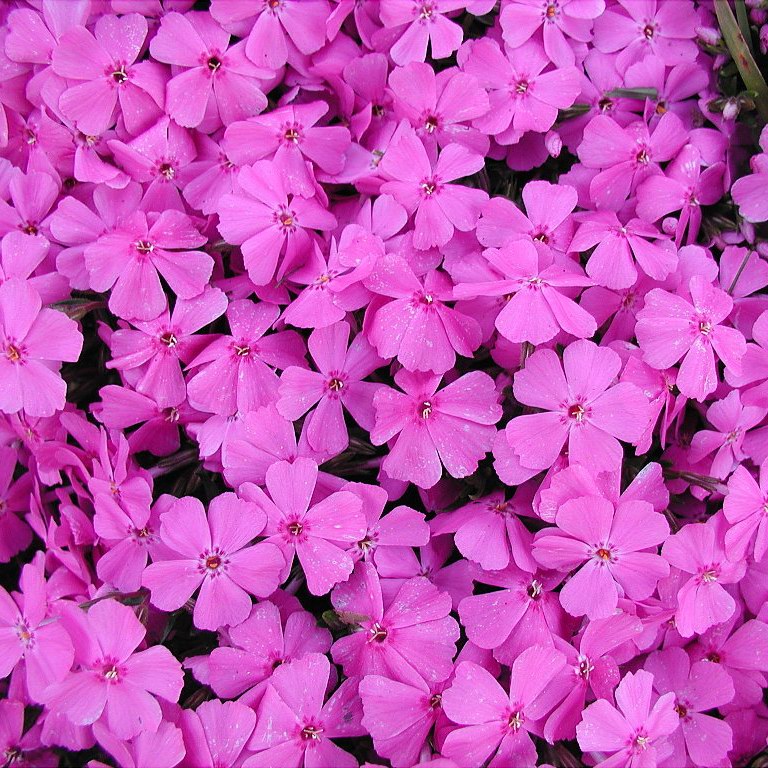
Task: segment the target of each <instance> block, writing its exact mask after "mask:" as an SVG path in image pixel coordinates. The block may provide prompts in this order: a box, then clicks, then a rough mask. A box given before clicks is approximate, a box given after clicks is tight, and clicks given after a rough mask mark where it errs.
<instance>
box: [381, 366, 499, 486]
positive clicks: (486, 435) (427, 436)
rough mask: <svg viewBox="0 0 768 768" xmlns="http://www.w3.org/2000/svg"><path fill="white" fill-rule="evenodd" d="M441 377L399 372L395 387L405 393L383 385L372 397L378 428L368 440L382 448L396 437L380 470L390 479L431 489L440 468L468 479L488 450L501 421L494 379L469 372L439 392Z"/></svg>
mask: <svg viewBox="0 0 768 768" xmlns="http://www.w3.org/2000/svg"><path fill="white" fill-rule="evenodd" d="M441 378H442V377H440V376H430V375H427V374H424V373H410V372H408V371H406V370H400V371H398V372H397V373H396V374H395V383H396V384H397V385H398V386H399V387H401V388H402V389H403V390H404V392H405V393H402V392H398V391H397V390H394V389H391V388H389V387H382V388H381V389H379V390H378V391H377V392H376V394H375V395H374V397H373V404H374V406H375V408H376V426H375V427H374V428H373V430H372V431H371V442H372V443H373V444H374V445H383V444H384V443H386V442H387V441H388V440H391V439H392V438H393V437H395V436H396V435H398V438H397V440H396V441H395V443H394V445H393V446H392V447H391V449H390V452H389V453H388V454H387V456H386V457H385V459H384V462H383V463H382V467H383V469H384V471H385V472H386V473H387V474H388V475H389V476H390V477H391V478H393V479H396V480H405V481H409V482H413V483H416V485H418V486H419V487H420V488H431V487H432V486H433V485H435V484H436V483H437V481H438V480H439V479H440V477H441V475H442V470H443V466H445V469H446V470H447V472H448V474H449V475H451V476H452V477H466V476H467V475H469V474H471V473H472V472H474V471H475V470H476V469H477V465H478V463H479V462H480V460H481V459H483V458H484V457H485V455H486V453H488V451H490V450H491V447H492V445H493V439H494V437H495V435H496V430H495V429H494V427H493V425H494V424H495V423H496V422H497V421H498V420H499V419H500V418H501V406H500V405H499V404H498V401H497V395H496V388H495V386H494V384H493V379H491V377H490V376H488V374H486V373H482V372H481V371H472V372H471V373H468V374H466V375H464V376H462V377H460V378H459V379H457V380H456V381H454V382H453V383H452V384H449V385H448V386H447V387H444V388H443V389H441V390H439V391H437V387H438V385H439V384H440V379H441Z"/></svg>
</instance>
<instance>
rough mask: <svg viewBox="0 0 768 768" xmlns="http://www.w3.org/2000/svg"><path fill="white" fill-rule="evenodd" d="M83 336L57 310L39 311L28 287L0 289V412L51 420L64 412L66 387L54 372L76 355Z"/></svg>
mask: <svg viewBox="0 0 768 768" xmlns="http://www.w3.org/2000/svg"><path fill="white" fill-rule="evenodd" d="M82 347H83V337H82V334H81V333H80V331H79V330H78V328H77V324H76V323H75V322H74V321H73V320H70V319H69V318H68V317H67V316H66V315H64V314H63V313H62V312H57V311H56V310H53V309H43V308H42V300H41V299H40V295H39V294H38V293H37V291H35V289H34V288H32V286H30V284H29V283H27V282H25V281H24V280H21V279H19V278H11V279H10V280H6V281H5V282H4V283H3V284H2V285H0V411H1V412H3V413H17V412H19V411H24V413H26V414H27V415H29V416H52V415H53V414H54V413H55V412H56V411H60V410H61V409H62V408H64V403H65V399H66V392H67V385H66V383H65V382H64V380H63V379H62V378H61V376H60V375H59V374H58V370H59V368H60V367H61V363H62V362H75V361H76V360H77V359H78V358H79V357H80V351H81V350H82Z"/></svg>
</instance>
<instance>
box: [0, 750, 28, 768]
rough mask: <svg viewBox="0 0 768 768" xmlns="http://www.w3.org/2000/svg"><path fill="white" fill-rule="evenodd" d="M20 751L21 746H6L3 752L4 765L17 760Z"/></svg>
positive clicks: (9, 764) (11, 763) (20, 754)
mask: <svg viewBox="0 0 768 768" xmlns="http://www.w3.org/2000/svg"><path fill="white" fill-rule="evenodd" d="M22 754H23V753H22V751H21V747H8V748H7V749H6V750H5V751H4V752H3V757H4V758H5V765H7V766H11V765H13V764H14V763H15V762H16V761H17V760H20V759H21V757H22Z"/></svg>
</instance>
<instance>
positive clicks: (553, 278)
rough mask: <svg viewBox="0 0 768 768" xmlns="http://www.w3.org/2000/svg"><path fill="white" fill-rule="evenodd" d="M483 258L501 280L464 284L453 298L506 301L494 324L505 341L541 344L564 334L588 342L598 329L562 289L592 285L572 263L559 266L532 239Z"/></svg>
mask: <svg viewBox="0 0 768 768" xmlns="http://www.w3.org/2000/svg"><path fill="white" fill-rule="evenodd" d="M483 255H484V256H485V258H486V259H487V260H488V262H489V264H490V265H491V267H493V269H494V270H495V271H496V272H497V273H499V274H500V276H501V277H500V279H498V280H493V281H489V282H471V283H462V284H461V285H458V286H456V289H455V291H454V294H455V296H456V298H458V299H464V298H473V297H475V296H501V297H505V298H506V299H507V300H506V302H505V304H504V306H503V307H502V309H501V312H499V314H498V315H497V316H496V322H495V325H496V330H498V332H499V333H500V334H501V335H502V336H503V337H504V338H505V339H508V340H509V341H512V342H524V341H528V342H530V343H531V344H534V345H538V344H543V343H544V342H547V341H550V340H551V339H553V338H554V337H555V336H557V334H558V333H560V332H561V331H565V332H566V333H569V334H571V335H572V336H576V337H577V338H585V337H588V336H592V335H593V334H594V332H595V331H596V330H597V325H596V323H595V319H594V318H593V317H592V315H591V314H590V313H589V312H587V311H586V310H585V309H583V308H582V307H580V306H579V305H578V304H577V303H576V302H575V301H574V300H573V299H571V298H569V297H568V296H566V295H565V294H564V293H561V292H560V291H559V290H558V288H566V289H568V288H578V287H583V286H587V285H590V284H591V281H590V280H589V278H587V277H586V276H585V275H584V273H583V272H582V271H581V270H580V269H579V268H578V267H577V266H576V265H574V264H573V263H572V262H564V263H562V262H558V263H556V262H555V260H554V253H553V252H552V251H551V250H550V249H549V248H547V247H546V246H542V245H538V244H536V243H534V242H531V241H529V240H517V241H515V242H508V243H507V244H506V245H505V246H503V247H502V248H498V249H497V248H488V249H487V250H485V251H483Z"/></svg>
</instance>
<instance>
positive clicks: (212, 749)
mask: <svg viewBox="0 0 768 768" xmlns="http://www.w3.org/2000/svg"><path fill="white" fill-rule="evenodd" d="M255 725H256V713H255V712H254V711H253V710H252V709H251V708H250V707H247V706H246V705H245V704H241V703H240V702H237V701H219V700H218V699H213V701H204V702H203V703H202V704H201V705H200V706H199V707H198V708H197V709H195V710H192V709H182V710H181V716H180V717H179V720H178V726H179V728H180V729H181V732H182V734H183V736H184V749H185V751H186V754H185V756H184V762H183V763H182V765H184V766H195V768H197V767H198V766H199V767H200V768H218V766H222V765H226V766H233V767H234V766H237V767H238V768H240V766H242V764H243V761H244V760H245V758H246V757H248V755H249V754H250V752H249V750H248V749H247V748H246V745H247V743H248V739H249V738H250V736H251V734H252V733H253V729H254V727H255ZM136 768H139V766H138V765H137V766H136Z"/></svg>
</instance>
